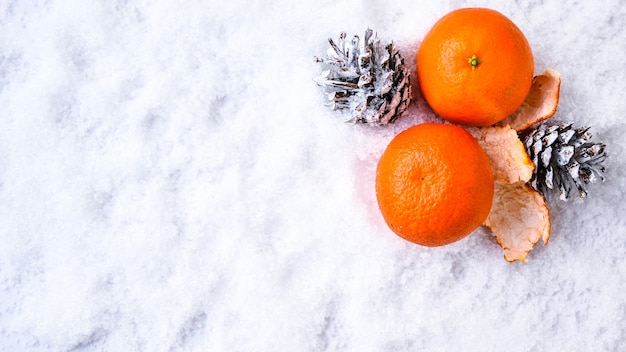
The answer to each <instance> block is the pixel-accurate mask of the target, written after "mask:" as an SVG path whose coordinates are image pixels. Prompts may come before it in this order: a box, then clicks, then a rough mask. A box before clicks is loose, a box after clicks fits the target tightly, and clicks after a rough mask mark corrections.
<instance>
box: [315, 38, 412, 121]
mask: <svg viewBox="0 0 626 352" xmlns="http://www.w3.org/2000/svg"><path fill="white" fill-rule="evenodd" d="M328 42H329V43H330V46H331V48H329V50H328V54H327V57H326V58H319V57H316V58H315V60H316V61H317V62H319V63H321V64H323V65H324V66H325V68H326V69H325V70H324V71H323V72H322V74H321V75H320V76H319V77H316V78H315V79H314V80H315V82H316V83H317V84H318V85H319V86H321V87H323V88H324V90H325V92H326V93H327V94H328V100H329V105H330V106H331V107H332V108H333V109H335V110H349V111H350V112H351V115H352V117H351V118H350V119H349V120H348V121H347V122H362V123H374V124H381V125H382V124H387V123H391V122H393V121H394V120H395V119H397V118H398V117H399V116H400V115H401V114H402V113H403V112H404V111H405V110H406V109H407V107H408V106H409V103H410V101H411V89H410V88H411V87H410V79H409V72H408V70H407V69H406V68H405V67H404V59H403V58H402V56H401V55H400V53H399V52H398V50H396V49H395V48H394V47H393V44H392V43H390V44H387V45H386V46H381V44H380V40H379V39H378V38H376V36H375V35H374V32H373V31H372V30H371V29H367V30H366V31H365V37H364V38H363V41H361V40H360V38H359V37H358V36H354V37H353V38H352V40H350V41H347V40H346V34H345V33H341V34H340V35H339V41H338V43H335V42H334V41H333V40H332V38H330V39H328Z"/></svg>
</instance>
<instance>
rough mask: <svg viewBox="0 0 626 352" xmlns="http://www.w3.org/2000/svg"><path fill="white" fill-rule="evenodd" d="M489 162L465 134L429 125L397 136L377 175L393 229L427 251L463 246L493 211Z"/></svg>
mask: <svg viewBox="0 0 626 352" xmlns="http://www.w3.org/2000/svg"><path fill="white" fill-rule="evenodd" d="M493 193H494V179H493V174H492V171H491V166H490V164H489V160H488V159H487V156H486V154H485V152H484V151H483V149H482V148H481V147H480V146H479V145H478V142H477V141H476V140H475V139H474V138H473V137H472V136H471V135H470V134H469V133H468V132H467V131H465V130H464V129H463V128H461V127H458V126H455V125H450V124H438V123H428V124H421V125H417V126H413V127H411V128H409V129H407V130H405V131H403V132H402V133H400V134H398V135H397V136H396V137H395V138H394V139H393V140H392V141H391V142H390V143H389V145H388V146H387V149H385V151H384V152H383V154H382V156H381V158H380V160H379V162H378V167H377V170H376V198H377V200H378V206H379V208H380V211H381V213H382V215H383V218H384V219H385V222H386V223H387V224H388V225H389V228H391V230H392V231H393V232H395V233H396V234H397V235H399V236H400V237H402V238H404V239H406V240H408V241H411V242H414V243H417V244H420V245H423V246H431V247H434V246H442V245H446V244H449V243H452V242H455V241H458V240H460V239H462V238H464V237H465V236H467V235H469V234H470V233H471V232H472V231H473V230H474V229H476V228H477V227H478V226H480V225H481V224H482V223H483V222H484V221H485V219H486V218H487V215H489V210H490V209H491V202H492V198H493Z"/></svg>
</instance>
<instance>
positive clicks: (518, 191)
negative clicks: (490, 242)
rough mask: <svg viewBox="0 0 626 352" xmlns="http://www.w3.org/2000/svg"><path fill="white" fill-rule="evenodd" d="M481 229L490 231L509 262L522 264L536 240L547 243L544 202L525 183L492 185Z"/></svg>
mask: <svg viewBox="0 0 626 352" xmlns="http://www.w3.org/2000/svg"><path fill="white" fill-rule="evenodd" d="M484 225H485V226H486V227H488V228H489V229H491V231H492V232H493V234H494V235H495V237H496V241H497V242H498V244H499V245H500V247H502V248H503V249H504V259H505V260H507V261H509V262H514V261H521V262H526V258H527V256H528V253H529V252H530V251H531V250H532V249H533V248H534V247H535V245H536V244H537V242H539V240H540V239H542V240H543V243H544V245H547V244H548V240H549V239H550V214H549V212H548V207H547V206H546V201H545V198H544V197H543V196H542V195H541V194H540V193H539V192H537V191H535V190H534V189H532V188H531V187H530V186H528V185H527V184H526V183H525V182H515V183H502V182H496V183H495V190H494V197H493V204H492V207H491V212H490V213H489V216H487V220H485V223H484Z"/></svg>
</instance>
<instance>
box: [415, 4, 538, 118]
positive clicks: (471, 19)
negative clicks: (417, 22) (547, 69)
mask: <svg viewBox="0 0 626 352" xmlns="http://www.w3.org/2000/svg"><path fill="white" fill-rule="evenodd" d="M533 73H534V60H533V54H532V51H531V49H530V45H529V44H528V40H526V37H525V36H524V34H523V33H522V31H521V30H520V29H519V28H518V27H517V26H516V25H515V24H514V23H513V22H512V21H511V20H510V19H508V18H507V17H506V16H504V15H503V14H501V13H499V12H497V11H494V10H491V9H485V8H464V9H459V10H455V11H452V12H450V13H448V14H447V15H445V16H444V17H442V18H441V19H440V20H439V21H437V23H435V25H434V26H433V27H432V28H431V30H430V31H429V32H428V34H427V35H426V37H425V38H424V40H423V42H422V43H421V45H420V48H419V50H418V53H417V76H418V81H419V86H420V89H421V91H422V94H423V96H424V99H426V101H427V102H428V104H429V105H430V106H431V108H432V109H433V110H434V111H435V112H436V113H437V114H438V115H440V116H441V117H442V118H444V119H446V120H448V121H451V122H455V123H460V124H466V125H474V126H489V125H492V124H494V123H496V122H498V121H500V120H502V119H504V118H505V117H507V116H508V115H510V114H512V113H513V112H514V111H515V110H517V108H519V107H520V106H521V105H522V102H523V101H524V98H526V95H527V94H528V92H529V90H530V86H531V83H532V80H533Z"/></svg>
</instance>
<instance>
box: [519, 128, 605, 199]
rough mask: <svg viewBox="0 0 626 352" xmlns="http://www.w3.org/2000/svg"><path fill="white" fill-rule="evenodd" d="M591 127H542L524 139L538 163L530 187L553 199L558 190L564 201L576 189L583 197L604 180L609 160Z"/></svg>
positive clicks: (532, 156)
mask: <svg viewBox="0 0 626 352" xmlns="http://www.w3.org/2000/svg"><path fill="white" fill-rule="evenodd" d="M591 137H592V134H591V132H590V131H589V127H580V128H576V129H573V128H572V124H571V123H569V124H565V125H552V126H548V125H541V126H539V127H537V128H536V129H534V130H532V131H531V132H530V133H529V134H527V135H526V137H524V145H525V147H526V151H527V152H528V155H529V156H530V158H531V159H532V161H533V162H534V163H535V167H536V169H535V173H534V174H533V177H532V178H531V180H530V185H531V186H532V187H533V188H534V189H536V190H537V191H539V192H541V193H543V195H545V196H546V198H548V199H550V198H551V195H552V193H553V192H554V191H556V190H557V189H558V191H559V193H560V199H561V200H564V201H566V200H568V199H569V197H570V195H571V192H572V189H573V187H576V189H577V190H578V195H579V196H580V197H581V198H584V197H586V196H587V189H586V186H587V185H588V184H590V183H594V182H596V181H597V180H598V179H600V180H601V181H604V172H605V168H604V166H602V162H603V161H604V160H605V159H606V158H607V156H608V154H607V152H606V150H605V149H606V146H605V145H604V144H603V143H595V142H591Z"/></svg>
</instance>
